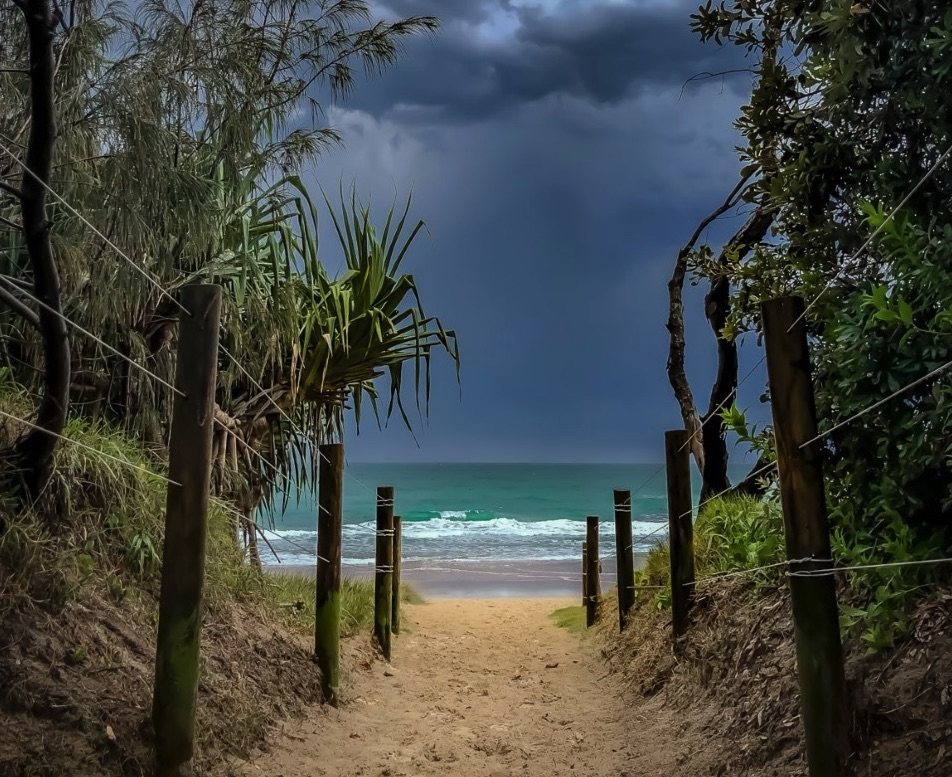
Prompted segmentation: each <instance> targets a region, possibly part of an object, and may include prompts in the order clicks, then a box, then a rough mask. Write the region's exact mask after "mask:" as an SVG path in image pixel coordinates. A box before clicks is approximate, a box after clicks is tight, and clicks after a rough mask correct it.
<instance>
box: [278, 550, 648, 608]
mask: <svg viewBox="0 0 952 777" xmlns="http://www.w3.org/2000/svg"><path fill="white" fill-rule="evenodd" d="M643 559H644V556H642V555H638V556H636V558H635V568H636V569H637V568H639V567H640V565H641V564H642V563H643ZM267 569H268V571H269V572H272V573H284V574H300V575H308V576H310V577H313V576H314V567H312V566H289V565H283V566H277V565H276V566H269V567H267ZM373 574H374V572H373V567H372V566H346V567H344V569H343V575H344V577H351V578H357V579H369V578H372V577H373ZM401 577H402V580H403V581H404V582H406V583H408V584H410V585H412V586H413V587H414V588H415V589H416V590H417V591H419V592H420V593H421V594H422V595H423V596H424V597H426V598H428V599H447V598H449V599H462V598H480V599H494V598H501V597H528V598H533V597H538V596H559V597H566V598H569V597H573V596H576V595H577V596H578V597H579V601H581V596H582V583H581V561H578V562H575V561H512V562H501V561H492V562H487V561H426V562H413V561H408V562H405V563H404V566H403V572H402V575H401ZM614 585H615V561H614V559H606V560H605V561H604V562H602V588H603V590H608V589H609V588H612V587H613V586H614Z"/></svg>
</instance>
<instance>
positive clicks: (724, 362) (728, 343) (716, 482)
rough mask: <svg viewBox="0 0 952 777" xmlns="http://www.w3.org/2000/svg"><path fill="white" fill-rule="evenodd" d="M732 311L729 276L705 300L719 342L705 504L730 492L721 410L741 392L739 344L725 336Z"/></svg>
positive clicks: (707, 418)
mask: <svg viewBox="0 0 952 777" xmlns="http://www.w3.org/2000/svg"><path fill="white" fill-rule="evenodd" d="M730 307H731V284H730V281H729V280H728V279H727V276H726V275H721V276H720V277H718V278H716V279H714V280H712V281H711V290H710V291H709V292H708V293H707V295H706V296H705V297H704V312H705V315H706V316H707V320H708V323H710V325H711V329H712V330H713V331H714V337H715V339H716V341H717V374H716V376H715V378H714V386H713V388H712V389H711V399H710V402H709V404H708V411H707V413H706V414H705V415H704V420H703V426H704V434H703V436H702V438H701V441H702V444H703V447H704V466H703V468H702V470H701V480H702V485H701V501H702V502H703V501H704V500H706V499H708V498H709V497H711V496H713V495H714V494H719V493H721V492H722V491H726V490H727V489H729V488H730V485H731V483H730V479H729V478H728V476H727V461H728V455H727V439H726V437H725V431H724V419H723V418H722V417H721V409H722V408H724V407H726V406H727V405H728V404H729V403H730V398H731V396H732V395H733V394H734V392H735V391H736V390H737V343H736V342H734V340H729V339H727V338H725V337H724V336H723V335H722V330H723V329H724V325H725V324H726V323H727V316H728V314H729V313H730Z"/></svg>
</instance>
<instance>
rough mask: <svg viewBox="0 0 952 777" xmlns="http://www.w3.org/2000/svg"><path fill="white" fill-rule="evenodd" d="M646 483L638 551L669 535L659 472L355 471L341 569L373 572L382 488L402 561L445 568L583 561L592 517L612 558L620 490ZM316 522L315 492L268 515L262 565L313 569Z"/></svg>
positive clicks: (413, 467) (559, 468) (636, 516)
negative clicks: (388, 497)
mask: <svg viewBox="0 0 952 777" xmlns="http://www.w3.org/2000/svg"><path fill="white" fill-rule="evenodd" d="M652 475H654V477H652ZM649 479H650V480H649ZM645 481H649V482H648V483H647V485H645V486H644V487H643V488H641V489H640V490H639V491H638V492H637V493H635V494H633V498H632V520H633V534H634V544H635V550H636V551H638V550H642V551H646V550H648V549H649V548H650V547H651V545H652V543H655V542H657V541H658V540H663V539H665V538H666V536H667V514H666V503H667V497H666V494H665V477H664V472H663V471H662V470H661V468H660V467H659V466H658V465H644V464H634V465H622V464H610V465H606V464H350V465H348V467H347V470H346V475H345V477H344V509H343V512H344V530H343V563H344V565H345V567H351V568H355V567H364V568H366V567H371V566H372V564H373V555H374V532H375V522H374V515H375V491H374V489H375V487H376V486H378V485H392V486H393V487H394V490H395V494H394V503H395V506H394V512H395V513H396V514H397V515H401V516H402V517H403V558H404V561H405V562H411V563H414V565H415V566H416V567H417V568H419V569H427V568H430V567H432V568H434V569H439V568H445V567H446V565H448V564H449V565H452V564H453V563H458V562H467V565H470V564H472V563H477V564H478V563H479V562H487V563H488V562H506V563H508V562H546V561H553V562H554V561H568V560H577V559H579V558H580V554H581V542H582V540H583V539H584V537H585V518H586V516H589V515H596V516H599V517H600V518H601V519H602V523H601V531H600V538H599V542H600V545H601V555H602V557H607V556H610V555H611V554H613V553H614V550H615V536H614V523H613V515H614V512H613V494H612V492H613V489H616V488H621V489H629V490H632V491H634V490H635V489H636V488H638V487H639V486H642V484H643V483H645ZM316 515H317V510H316V506H315V501H314V496H313V494H312V493H309V492H308V493H302V494H301V496H300V499H299V501H298V502H297V503H294V502H293V501H292V503H291V504H290V505H289V506H288V507H287V509H286V510H285V511H284V512H280V511H274V512H273V514H271V515H262V516H261V518H260V519H259V520H260V522H261V524H262V525H268V526H270V527H271V531H269V532H268V539H269V541H270V543H271V546H272V548H273V552H271V551H270V550H269V549H268V548H267V547H265V546H264V545H262V546H261V556H262V561H263V562H264V563H265V564H277V563H280V564H282V565H291V566H299V565H312V564H314V563H315V557H314V553H315V543H316V540H317V533H316V530H315V527H316ZM346 572H347V570H346V569H345V574H346Z"/></svg>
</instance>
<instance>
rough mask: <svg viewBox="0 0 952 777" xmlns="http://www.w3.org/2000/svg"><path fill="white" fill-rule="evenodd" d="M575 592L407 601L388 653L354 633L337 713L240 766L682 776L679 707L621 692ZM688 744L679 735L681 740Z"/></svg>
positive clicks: (278, 773)
mask: <svg viewBox="0 0 952 777" xmlns="http://www.w3.org/2000/svg"><path fill="white" fill-rule="evenodd" d="M574 604H576V600H575V598H574V597H573V598H572V599H569V600H565V599H547V598H537V599H520V598H508V599H491V600H486V599H472V598H469V599H455V600H454V599H436V600H432V601H429V602H427V603H426V604H422V605H412V606H406V607H405V608H404V623H405V624H406V626H407V628H406V629H405V630H404V633H403V634H401V635H400V636H398V637H395V641H394V647H393V661H392V664H390V665H388V664H386V663H385V662H383V661H380V660H377V659H374V658H373V657H372V653H371V651H370V648H369V646H368V643H367V640H366V639H361V640H357V641H348V643H347V644H346V648H345V655H344V669H345V680H344V684H343V687H342V689H341V698H342V704H341V707H340V709H336V710H335V709H331V708H324V709H320V708H317V709H315V710H313V712H312V713H311V714H310V715H309V716H308V717H307V718H306V719H305V720H304V721H302V722H296V723H289V724H286V725H285V726H284V727H283V734H282V735H280V736H279V737H278V739H277V741H276V742H275V743H274V745H273V747H272V748H271V749H270V750H269V752H266V753H262V754H259V755H258V756H257V757H256V758H254V759H253V760H252V761H251V762H250V763H244V764H240V765H239V774H241V775H244V777H249V776H251V775H258V776H262V775H267V777H384V776H386V777H429V776H430V775H449V776H451V777H509V776H510V775H522V776H523V777H552V775H579V776H581V777H595V776H596V775H597V776H598V777H608V776H609V775H612V776H614V777H619V776H621V775H631V776H632V777H633V775H636V774H637V775H672V774H678V771H679V769H678V763H677V760H676V759H677V754H678V752H680V751H679V748H678V747H677V746H675V739H676V738H677V736H678V728H677V726H676V725H675V724H676V722H677V721H676V720H675V718H674V717H673V715H674V713H672V711H670V710H666V709H665V708H664V707H663V706H662V705H660V704H656V703H654V701H653V700H651V701H648V702H647V703H646V704H647V706H648V708H646V709H639V708H638V707H632V706H631V704H630V702H626V694H625V692H624V690H623V689H622V688H621V687H619V685H618V681H617V680H616V678H614V677H613V676H609V675H608V672H607V671H606V669H605V666H604V664H603V663H602V662H601V659H600V658H599V657H598V655H597V652H598V651H597V645H596V643H595V642H594V641H593V640H591V639H590V638H589V637H587V636H586V635H578V634H573V633H570V632H568V631H566V630H565V629H562V628H559V627H557V626H556V625H555V624H554V622H553V620H552V618H551V613H552V612H553V611H554V610H555V609H556V608H558V607H562V606H566V605H574ZM682 744H683V743H682Z"/></svg>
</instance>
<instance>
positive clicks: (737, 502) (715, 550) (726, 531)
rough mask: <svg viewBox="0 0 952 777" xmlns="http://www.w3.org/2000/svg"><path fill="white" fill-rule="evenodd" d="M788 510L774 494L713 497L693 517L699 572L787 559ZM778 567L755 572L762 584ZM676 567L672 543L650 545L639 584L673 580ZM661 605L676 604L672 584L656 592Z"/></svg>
mask: <svg viewBox="0 0 952 777" xmlns="http://www.w3.org/2000/svg"><path fill="white" fill-rule="evenodd" d="M784 557H785V556H784V544H783V516H782V514H781V511H780V505H779V504H777V502H775V501H772V500H758V499H752V498H750V497H725V498H720V499H714V500H711V501H710V502H709V503H708V504H707V505H706V506H705V509H704V511H703V512H702V513H701V515H700V517H699V518H698V519H697V521H695V523H694V564H695V573H696V575H697V577H698V578H699V579H700V578H704V577H708V576H710V575H718V574H723V573H727V572H737V571H741V570H744V569H754V568H756V567H762V566H767V565H769V564H774V563H777V562H779V561H782V560H783V559H784ZM777 577H778V571H777V570H764V571H762V572H758V573H756V574H754V575H752V579H754V580H755V581H757V583H759V584H763V583H766V582H767V581H774V580H776V579H777ZM670 582H671V567H670V559H669V555H668V544H667V543H666V542H663V543H658V545H657V546H656V547H654V548H653V549H652V550H651V551H649V553H648V556H647V558H646V559H645V564H644V566H643V567H642V568H641V569H640V570H639V571H638V573H637V575H636V584H637V585H643V586H669V585H670ZM655 603H656V605H657V606H658V607H659V608H662V609H663V608H666V607H669V606H670V604H671V593H670V590H665V591H661V592H660V593H658V594H657V595H656V597H655Z"/></svg>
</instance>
